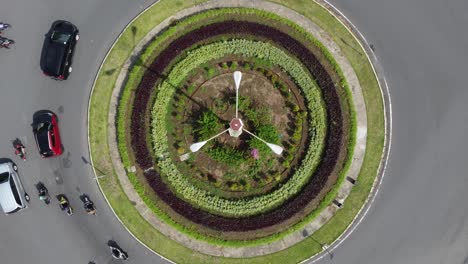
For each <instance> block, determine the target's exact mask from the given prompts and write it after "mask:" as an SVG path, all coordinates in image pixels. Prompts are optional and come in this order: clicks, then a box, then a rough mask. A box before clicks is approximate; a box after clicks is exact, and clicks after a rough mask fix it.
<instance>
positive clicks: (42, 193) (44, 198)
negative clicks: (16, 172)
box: [36, 182, 50, 204]
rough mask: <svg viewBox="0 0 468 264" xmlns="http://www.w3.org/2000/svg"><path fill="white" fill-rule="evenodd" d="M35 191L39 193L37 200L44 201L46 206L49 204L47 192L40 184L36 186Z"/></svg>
mask: <svg viewBox="0 0 468 264" xmlns="http://www.w3.org/2000/svg"><path fill="white" fill-rule="evenodd" d="M36 188H37V191H38V192H39V200H41V201H44V202H45V203H46V204H49V203H50V195H49V190H47V188H46V187H45V185H44V184H43V183H42V182H38V183H37V184H36Z"/></svg>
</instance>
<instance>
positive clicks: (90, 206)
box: [82, 194, 96, 215]
mask: <svg viewBox="0 0 468 264" xmlns="http://www.w3.org/2000/svg"><path fill="white" fill-rule="evenodd" d="M82 201H83V204H84V209H85V210H86V213H87V214H89V215H96V207H94V203H93V202H92V201H91V200H90V199H89V197H88V196H87V195H86V194H83V195H82Z"/></svg>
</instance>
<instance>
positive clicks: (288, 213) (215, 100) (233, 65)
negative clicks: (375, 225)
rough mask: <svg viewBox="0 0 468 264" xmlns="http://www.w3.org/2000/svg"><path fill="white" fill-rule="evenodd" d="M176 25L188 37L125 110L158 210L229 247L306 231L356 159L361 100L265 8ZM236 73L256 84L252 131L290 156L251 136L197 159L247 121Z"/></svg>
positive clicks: (245, 83) (154, 65)
mask: <svg viewBox="0 0 468 264" xmlns="http://www.w3.org/2000/svg"><path fill="white" fill-rule="evenodd" d="M173 23H174V24H175V25H174V26H173V27H174V28H177V29H178V30H177V31H174V32H172V31H171V30H170V29H167V31H165V32H164V33H162V36H160V39H159V41H158V38H157V39H156V40H155V41H157V42H158V45H157V48H155V49H154V50H152V51H151V56H150V59H149V60H148V61H146V62H145V64H146V65H147V69H146V70H145V72H144V73H143V76H142V78H141V82H139V83H138V84H137V85H136V89H135V90H134V92H133V94H132V96H133V100H132V102H131V104H129V102H127V101H125V102H124V103H121V106H122V107H121V108H126V109H127V111H126V112H125V113H128V112H129V113H131V115H128V114H127V115H128V116H131V118H129V119H127V120H126V123H125V124H124V125H122V126H120V128H121V129H123V131H119V135H126V137H125V139H122V140H125V141H126V143H127V146H126V149H127V151H129V152H132V154H130V156H132V157H133V162H135V164H137V165H138V168H137V173H138V174H140V178H144V179H145V180H146V182H147V183H148V184H149V185H150V186H151V187H152V189H153V190H154V192H155V194H156V196H154V198H155V199H154V202H155V203H157V204H159V207H160V208H162V209H161V211H164V213H166V214H167V215H168V216H169V217H170V218H172V219H176V221H177V223H178V224H180V225H182V226H184V227H186V228H190V229H191V230H192V231H195V232H197V233H200V234H201V235H203V236H209V237H211V238H215V239H220V241H222V240H226V239H234V238H235V239H237V240H240V241H245V240H252V239H258V238H264V237H266V236H270V235H273V234H278V233H279V232H282V231H285V230H287V229H288V228H289V227H291V226H292V225H295V224H297V223H298V222H301V221H302V220H303V218H304V216H305V215H308V214H311V213H313V212H314V210H315V209H316V208H317V207H318V205H319V203H320V201H321V200H322V199H323V197H324V195H326V194H327V193H328V192H329V191H330V190H331V188H332V187H333V186H334V184H335V183H336V181H337V179H338V178H339V176H340V175H341V174H343V173H342V172H343V168H346V163H347V162H349V160H350V159H349V154H350V153H352V149H351V148H350V146H352V145H353V144H352V143H353V142H352V138H353V137H352V135H350V133H351V131H352V129H351V128H352V126H353V124H352V122H351V118H350V116H351V115H352V114H353V113H352V103H351V98H350V97H349V96H348V91H346V89H345V88H344V87H343V86H341V85H340V84H341V83H342V82H343V80H342V79H340V76H339V75H338V73H337V72H336V69H335V68H334V67H333V66H332V65H333V64H332V62H331V61H329V59H327V56H326V54H324V52H326V50H324V49H323V48H322V47H320V46H317V45H316V42H314V40H313V39H312V37H311V36H310V35H308V34H307V33H305V32H303V31H301V30H300V29H299V28H298V27H297V26H295V25H294V24H293V23H292V22H290V21H288V20H285V19H282V18H280V17H277V16H276V15H274V14H272V13H268V12H264V11H259V10H253V9H245V8H229V9H217V10H209V11H205V12H201V13H198V14H196V15H193V16H190V17H188V18H184V19H182V20H179V21H176V22H173ZM166 32H170V33H166ZM165 33H166V34H165ZM150 45H151V44H150ZM148 50H150V49H148ZM235 71H240V72H241V73H243V76H245V77H244V78H243V79H242V83H241V84H242V85H241V88H240V89H239V94H240V96H239V117H240V118H241V119H242V120H243V122H244V129H246V130H248V131H251V132H253V133H254V134H256V135H258V136H259V137H260V138H263V139H264V140H266V141H268V142H270V143H274V144H278V145H281V146H283V148H284V152H283V153H282V154H281V155H276V154H274V153H273V152H272V151H271V150H270V149H269V148H268V147H267V145H266V144H265V143H263V142H261V141H260V140H258V139H256V138H254V137H252V136H251V135H249V134H248V133H243V134H241V136H239V137H232V136H230V135H229V134H228V133H225V134H223V135H221V136H219V137H218V138H216V139H214V140H212V141H210V142H209V143H208V144H207V145H205V146H204V147H203V149H202V150H201V151H200V152H196V153H189V152H190V150H189V146H190V144H192V143H194V142H196V141H203V140H207V139H209V138H210V137H212V136H214V135H216V134H217V133H219V132H220V131H223V130H225V129H226V128H227V126H228V124H229V122H230V119H231V118H233V117H234V116H235V104H236V102H235V100H236V97H235V88H234V87H235V85H234V79H233V73H234V72H235ZM336 84H338V85H336ZM129 105H133V107H129ZM187 153H188V154H187ZM184 154H185V159H184V158H181V156H182V157H183V156H184ZM161 204H164V205H163V206H161ZM219 231H222V232H219ZM251 231H257V232H251Z"/></svg>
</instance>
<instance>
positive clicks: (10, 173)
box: [0, 161, 27, 214]
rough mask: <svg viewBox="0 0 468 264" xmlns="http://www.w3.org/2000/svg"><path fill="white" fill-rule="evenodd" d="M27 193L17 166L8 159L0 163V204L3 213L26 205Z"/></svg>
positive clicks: (12, 211)
mask: <svg viewBox="0 0 468 264" xmlns="http://www.w3.org/2000/svg"><path fill="white" fill-rule="evenodd" d="M26 197H27V194H26V193H25V191H24V188H23V184H22V183H21V180H20V178H19V176H18V168H17V167H16V165H15V164H13V163H12V162H10V161H7V162H4V163H1V164H0V206H1V207H2V209H3V212H4V213H5V214H12V213H14V212H18V211H19V210H21V209H24V208H26V207H27V203H26Z"/></svg>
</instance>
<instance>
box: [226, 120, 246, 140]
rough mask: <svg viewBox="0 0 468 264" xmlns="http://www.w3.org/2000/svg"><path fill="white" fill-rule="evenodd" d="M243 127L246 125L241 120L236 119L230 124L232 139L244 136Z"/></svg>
mask: <svg viewBox="0 0 468 264" xmlns="http://www.w3.org/2000/svg"><path fill="white" fill-rule="evenodd" d="M242 127H244V123H242V120H240V118H234V119H232V120H231V122H230V123H229V135H230V136H231V137H239V136H240V135H241V134H242Z"/></svg>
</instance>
